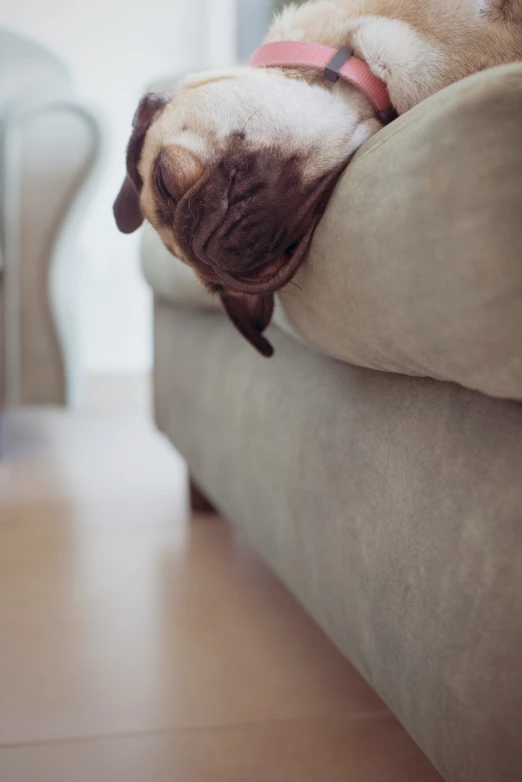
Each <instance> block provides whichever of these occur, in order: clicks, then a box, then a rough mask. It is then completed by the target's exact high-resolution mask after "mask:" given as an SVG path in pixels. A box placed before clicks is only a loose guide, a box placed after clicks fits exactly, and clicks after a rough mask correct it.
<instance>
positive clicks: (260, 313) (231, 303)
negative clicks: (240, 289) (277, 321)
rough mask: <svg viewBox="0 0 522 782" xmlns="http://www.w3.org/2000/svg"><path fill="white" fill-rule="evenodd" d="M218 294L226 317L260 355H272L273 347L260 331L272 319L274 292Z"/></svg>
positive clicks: (267, 356) (227, 292) (226, 292)
mask: <svg viewBox="0 0 522 782" xmlns="http://www.w3.org/2000/svg"><path fill="white" fill-rule="evenodd" d="M219 295H220V296H221V301H222V302H223V306H224V307H225V310H226V313H227V315H228V317H229V318H230V320H231V321H232V323H233V324H234V326H235V327H236V328H237V329H238V330H239V331H240V332H241V334H242V335H243V336H244V337H245V338H246V339H247V340H248V341H249V342H250V343H251V344H252V345H253V346H254V347H255V349H256V350H258V351H259V352H260V353H261V355H262V356H265V357H266V358H270V356H273V354H274V348H273V347H272V345H271V344H270V342H269V341H268V340H267V339H266V337H264V336H263V334H262V332H263V331H264V330H265V329H266V327H267V326H268V324H269V323H270V321H271V320H272V314H273V312H274V294H273V293H270V294H268V295H266V296H263V295H260V296H258V295H252V294H250V293H232V292H230V291H222V292H221V293H220V294H219Z"/></svg>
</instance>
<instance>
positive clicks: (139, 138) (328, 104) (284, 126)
mask: <svg viewBox="0 0 522 782" xmlns="http://www.w3.org/2000/svg"><path fill="white" fill-rule="evenodd" d="M346 92H347V91H346ZM350 98H351V99H348V96H346V97H345V98H344V99H339V97H338V96H336V95H335V94H333V93H332V92H330V91H328V90H327V89H325V88H324V87H323V86H320V85H315V84H309V83H307V82H305V81H303V80H300V79H292V78H288V77H287V76H283V75H282V74H281V73H279V72H277V71H275V70H272V71H265V70H255V69H251V68H243V69H241V68H239V69H235V70H232V71H228V72H225V73H222V74H212V75H210V76H207V75H205V74H204V75H202V76H198V77H193V78H191V79H190V80H188V81H186V82H185V83H182V84H181V85H180V86H179V88H178V89H177V90H176V92H175V94H174V95H172V96H160V95H148V96H145V98H143V99H142V101H141V103H140V105H139V107H138V110H137V112H136V115H135V118H134V123H133V134H132V137H131V140H130V142H129V146H128V149H127V178H126V180H125V183H124V185H123V187H122V189H121V191H120V194H119V196H118V198H117V200H116V203H115V209H114V211H115V215H116V221H117V224H118V226H119V228H120V229H121V230H122V231H124V232H131V231H133V230H135V229H136V228H138V227H139V225H140V224H141V222H142V221H143V218H147V219H148V220H149V221H150V222H151V223H152V225H153V226H154V227H155V229H156V230H157V232H158V233H159V234H160V236H161V238H162V239H163V242H164V244H165V245H166V247H167V248H168V249H169V250H170V251H171V252H172V253H173V254H174V255H176V256H178V257H179V258H181V259H182V260H183V261H185V262H186V263H188V264H190V265H191V266H192V267H193V268H194V269H195V271H196V274H197V276H198V277H199V279H200V280H201V281H202V283H203V284H204V285H205V286H206V287H207V288H208V289H209V290H211V291H215V292H217V293H219V294H220V296H221V298H222V300H223V303H224V305H225V309H226V310H227V312H228V314H229V316H230V317H231V318H232V320H233V322H234V323H235V324H236V326H237V327H238V328H239V329H240V331H241V332H242V333H243V334H244V335H245V336H246V337H247V339H249V340H250V341H251V342H252V344H254V345H255V347H256V348H257V349H258V350H260V352H262V353H263V354H265V355H269V354H270V353H271V348H270V346H269V344H268V342H267V341H266V339H265V338H264V337H263V336H262V334H261V332H262V331H263V330H264V328H265V327H266V325H267V323H268V321H269V320H270V317H271V314H272V308H273V304H272V297H273V293H274V291H276V290H278V289H280V288H281V287H282V286H283V285H284V284H285V283H287V282H288V281H289V280H290V279H291V278H292V277H293V275H294V274H295V273H296V271H297V269H298V268H299V265H300V264H301V262H302V260H303V259H304V257H305V254H306V251H307V249H308V247H309V245H310V242H311V239H312V236H313V233H314V230H315V228H316V226H317V224H318V222H319V220H320V218H321V216H322V214H323V212H324V209H325V207H326V204H327V201H328V198H329V196H330V194H331V192H332V190H333V188H334V186H335V184H336V182H337V179H338V178H339V176H340V174H341V172H342V171H343V169H344V167H345V166H346V163H347V162H348V160H349V159H350V157H351V155H352V154H353V152H354V151H355V150H356V149H358V147H360V146H361V144H362V143H363V142H364V141H365V140H366V139H367V138H369V136H371V135H372V134H373V133H375V131H376V130H377V129H378V128H379V127H380V123H379V122H378V121H377V120H376V118H375V115H374V111H373V109H372V108H371V106H370V105H369V103H368V101H367V100H366V98H364V96H362V95H361V94H359V93H358V92H357V91H356V90H353V94H351V95H350Z"/></svg>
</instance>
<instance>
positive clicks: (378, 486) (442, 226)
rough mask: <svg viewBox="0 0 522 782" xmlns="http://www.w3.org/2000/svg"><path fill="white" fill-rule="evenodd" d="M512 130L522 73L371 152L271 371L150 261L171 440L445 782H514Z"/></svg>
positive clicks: (161, 261) (431, 104) (521, 711)
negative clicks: (311, 346) (400, 722)
mask: <svg viewBox="0 0 522 782" xmlns="http://www.w3.org/2000/svg"><path fill="white" fill-rule="evenodd" d="M521 126H522V65H514V66H509V67H507V68H500V69H494V70H491V71H487V72H485V73H483V74H479V75H477V76H474V77H471V78H470V79H467V80H465V81H463V82H461V83H460V84H457V85H453V86H452V87H450V88H448V89H447V90H444V91H443V92H441V93H440V94H439V95H437V96H434V97H433V98H431V99H430V100H428V101H426V102H425V103H424V104H422V105H421V106H419V107H417V108H416V109H415V110H413V111H412V112H410V113H409V114H407V115H405V116H404V117H402V118H401V119H399V120H397V122H394V123H393V124H392V125H390V126H389V127H387V128H386V129H384V130H383V131H382V132H381V133H380V134H378V135H377V136H376V137H374V138H373V139H372V140H371V141H370V142H369V144H368V145H367V146H365V147H364V148H363V149H362V150H361V151H360V153H359V155H358V156H357V158H356V159H355V161H354V162H353V163H352V164H351V165H350V166H349V167H348V169H347V171H346V173H345V175H344V177H343V179H342V181H341V183H340V185H339V186H338V188H337V190H336V192H335V194H334V196H333V198H332V201H331V203H330V205H329V208H328V210H327V214H326V215H325V218H324V219H323V221H322V223H321V225H320V227H319V229H318V231H317V234H316V236H315V239H314V243H313V246H312V249H311V252H310V255H309V258H308V260H307V263H306V264H305V267H303V270H302V272H301V274H300V277H299V285H300V286H301V288H302V292H301V295H299V296H296V295H294V296H291V297H285V295H284V293H283V294H282V295H281V296H280V297H279V305H280V306H279V307H278V310H277V312H278V321H279V323H280V325H282V326H284V328H285V329H286V330H287V331H292V332H294V333H295V334H296V336H297V337H298V339H296V338H295V337H293V336H291V335H290V334H288V333H286V334H285V333H283V331H282V330H281V329H278V328H277V327H273V328H272V329H271V333H270V335H269V337H270V340H271V341H273V343H274V345H275V349H276V353H275V357H274V358H273V359H271V360H269V361H266V360H265V359H262V358H260V357H259V356H258V355H257V354H256V352H255V351H254V350H253V349H252V348H251V347H250V346H249V345H248V344H247V343H246V342H245V341H244V340H243V339H242V338H241V337H240V336H239V334H238V333H237V332H236V331H235V330H234V329H233V327H232V326H231V324H230V323H229V322H228V321H227V319H226V318H225V317H223V315H222V313H221V312H220V311H219V308H218V307H217V305H216V303H215V302H214V300H212V299H211V298H210V297H208V296H207V295H206V294H204V293H203V292H202V291H201V290H200V289H199V288H197V287H196V285H195V283H194V282H193V281H192V282H193V284H192V286H191V285H190V282H189V281H190V280H191V276H190V275H191V273H190V271H189V270H187V269H186V268H184V267H183V266H182V265H181V264H178V263H177V261H176V259H173V258H172V257H171V256H170V255H169V254H168V252H167V251H166V250H165V249H164V248H163V245H162V244H161V242H160V241H159V239H158V238H157V237H156V236H155V235H154V234H153V233H152V231H151V230H150V228H148V229H146V231H145V235H144V243H143V268H144V271H145V274H146V276H147V279H148V280H149V282H150V284H151V286H152V287H153V290H154V292H155V300H156V303H155V365H154V393H155V415H156V421H157V424H158V427H159V428H160V429H161V430H162V431H163V432H165V433H166V434H167V435H168V437H170V439H171V440H172V442H173V443H174V444H175V446H176V448H178V449H179V450H180V451H181V453H182V454H183V455H184V456H185V458H186V460H187V462H188V464H189V467H190V470H191V472H192V475H193V477H194V479H195V480H196V482H197V484H198V485H199V487H200V488H202V489H203V490H204V492H205V493H206V495H207V496H208V498H210V499H211V500H212V502H213V504H215V506H217V508H219V510H220V511H221V512H222V513H223V514H224V515H225V517H226V518H228V519H229V520H230V521H231V522H232V523H233V524H236V525H238V526H240V527H241V528H242V529H243V530H245V531H246V533H247V534H248V536H249V537H250V539H251V541H252V542H253V543H254V544H255V546H256V547H257V549H258V550H259V551H260V552H261V553H262V554H263V556H264V557H265V558H266V560H267V561H268V562H269V563H270V565H271V566H272V567H273V569H274V570H275V571H276V572H277V573H278V574H279V576H280V577H281V578H282V579H283V581H284V582H285V583H286V584H287V585H288V586H289V587H290V589H291V590H292V591H293V592H294V594H295V595H296V596H297V597H298V599H299V600H300V601H301V602H302V604H303V605H304V606H305V607H306V608H307V609H308V610H309V611H310V613H311V614H312V615H313V616H314V617H315V619H316V620H317V622H318V623H319V624H320V625H321V626H322V627H323V628H324V630H325V631H326V632H327V633H328V635H329V636H330V637H331V638H332V639H333V640H334V641H335V643H336V644H338V646H339V647H340V648H341V649H342V650H343V652H344V653H345V654H346V656H347V657H348V658H349V659H350V660H351V661H352V663H354V664H355V665H356V666H357V668H358V669H359V671H360V672H361V673H362V674H363V675H364V676H365V677H366V679H367V680H368V681H369V682H370V683H371V684H372V686H373V687H374V688H375V690H376V691H377V692H378V693H379V694H380V695H381V696H382V698H383V699H384V700H385V702H386V703H387V704H388V706H390V707H391V708H392V710H393V711H394V712H395V713H396V714H397V716H398V717H399V718H400V720H401V721H402V723H403V724H404V725H405V727H406V728H407V729H408V731H409V732H410V733H411V735H412V736H413V737H414V738H415V740H416V741H417V742H418V744H419V745H420V747H421V748H422V749H423V750H424V751H425V753H426V754H427V755H428V757H429V758H430V759H431V760H432V761H433V763H434V764H435V766H436V767H437V768H438V769H439V771H440V772H441V773H442V774H443V776H444V777H445V778H446V779H447V780H448V781H449V782H516V781H517V780H520V779H522V740H521V737H522V405H521V404H520V402H516V401H509V399H501V398H494V397H495V396H496V397H511V398H512V399H522V384H521V368H522V339H521V334H522V331H521V329H520V325H521V324H520V318H521V317H522V316H521V313H522V252H521V250H522V222H521V220H520V208H521V207H520V194H521V193H522V156H521V155H522V153H521V149H522V147H521V145H520V127H521ZM305 339H306V340H307V341H308V342H309V343H310V344H312V345H314V346H315V348H316V349H315V350H313V349H310V347H308V346H307V345H305V344H303V343H304V340H305ZM327 353H328V354H330V355H326V354H327ZM332 356H334V358H332ZM350 357H353V358H352V359H351V360H352V361H353V362H354V363H359V364H361V365H365V366H361V367H356V366H354V365H353V363H352V364H350V363H347V362H348V359H349V358H350ZM338 359H343V360H338ZM387 362H388V364H387ZM372 368H373V369H372ZM375 369H380V370H391V369H393V370H394V372H395V374H392V373H391V372H385V371H375ZM399 373H402V374H399ZM408 374H410V375H415V374H417V375H429V374H432V375H433V376H434V377H439V378H441V381H439V380H437V379H428V378H426V377H424V378H423V377H408V376H407V375H408ZM450 380H452V381H456V380H458V381H459V382H460V385H457V384H456V383H455V382H448V381H450ZM465 385H469V386H471V387H472V388H473V389H475V390H470V389H469V388H465V387H464V386H465ZM476 389H480V390H481V391H482V392H484V391H488V393H489V395H486V394H485V393H480V392H479V391H478V390H476Z"/></svg>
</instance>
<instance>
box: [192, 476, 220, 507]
mask: <svg viewBox="0 0 522 782" xmlns="http://www.w3.org/2000/svg"><path fill="white" fill-rule="evenodd" d="M189 493H190V507H191V510H192V511H193V512H194V513H217V511H216V509H215V508H214V506H213V505H212V503H211V502H210V501H209V500H208V499H207V498H206V497H205V495H204V494H203V492H202V491H201V489H200V488H199V486H198V485H197V484H196V483H195V482H194V479H193V478H192V476H190V478H189Z"/></svg>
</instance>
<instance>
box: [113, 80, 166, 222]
mask: <svg viewBox="0 0 522 782" xmlns="http://www.w3.org/2000/svg"><path fill="white" fill-rule="evenodd" d="M169 100H170V95H160V94H157V93H154V92H149V93H148V94H147V95H145V96H144V97H143V98H142V99H141V100H140V102H139V105H138V108H137V110H136V113H135V115H134V119H133V120H132V134H131V137H130V140H129V143H128V145H127V176H126V177H125V180H124V182H123V185H122V187H121V190H120V192H119V194H118V197H117V198H116V201H115V202H114V207H113V212H114V217H115V219H116V225H117V226H118V228H119V230H120V231H121V232H122V233H124V234H131V233H133V232H134V231H136V230H137V229H138V228H139V227H140V225H141V224H142V222H143V215H142V214H141V211H140V192H141V188H142V186H143V180H142V178H141V174H140V172H139V171H138V164H139V162H140V158H141V152H142V150H143V143H144V141H145V136H146V135H147V131H148V129H149V128H150V126H151V124H152V122H153V121H154V120H155V119H156V117H157V116H158V115H159V113H160V112H161V109H162V108H163V107H164V106H165V104H166V103H168V102H169Z"/></svg>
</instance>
